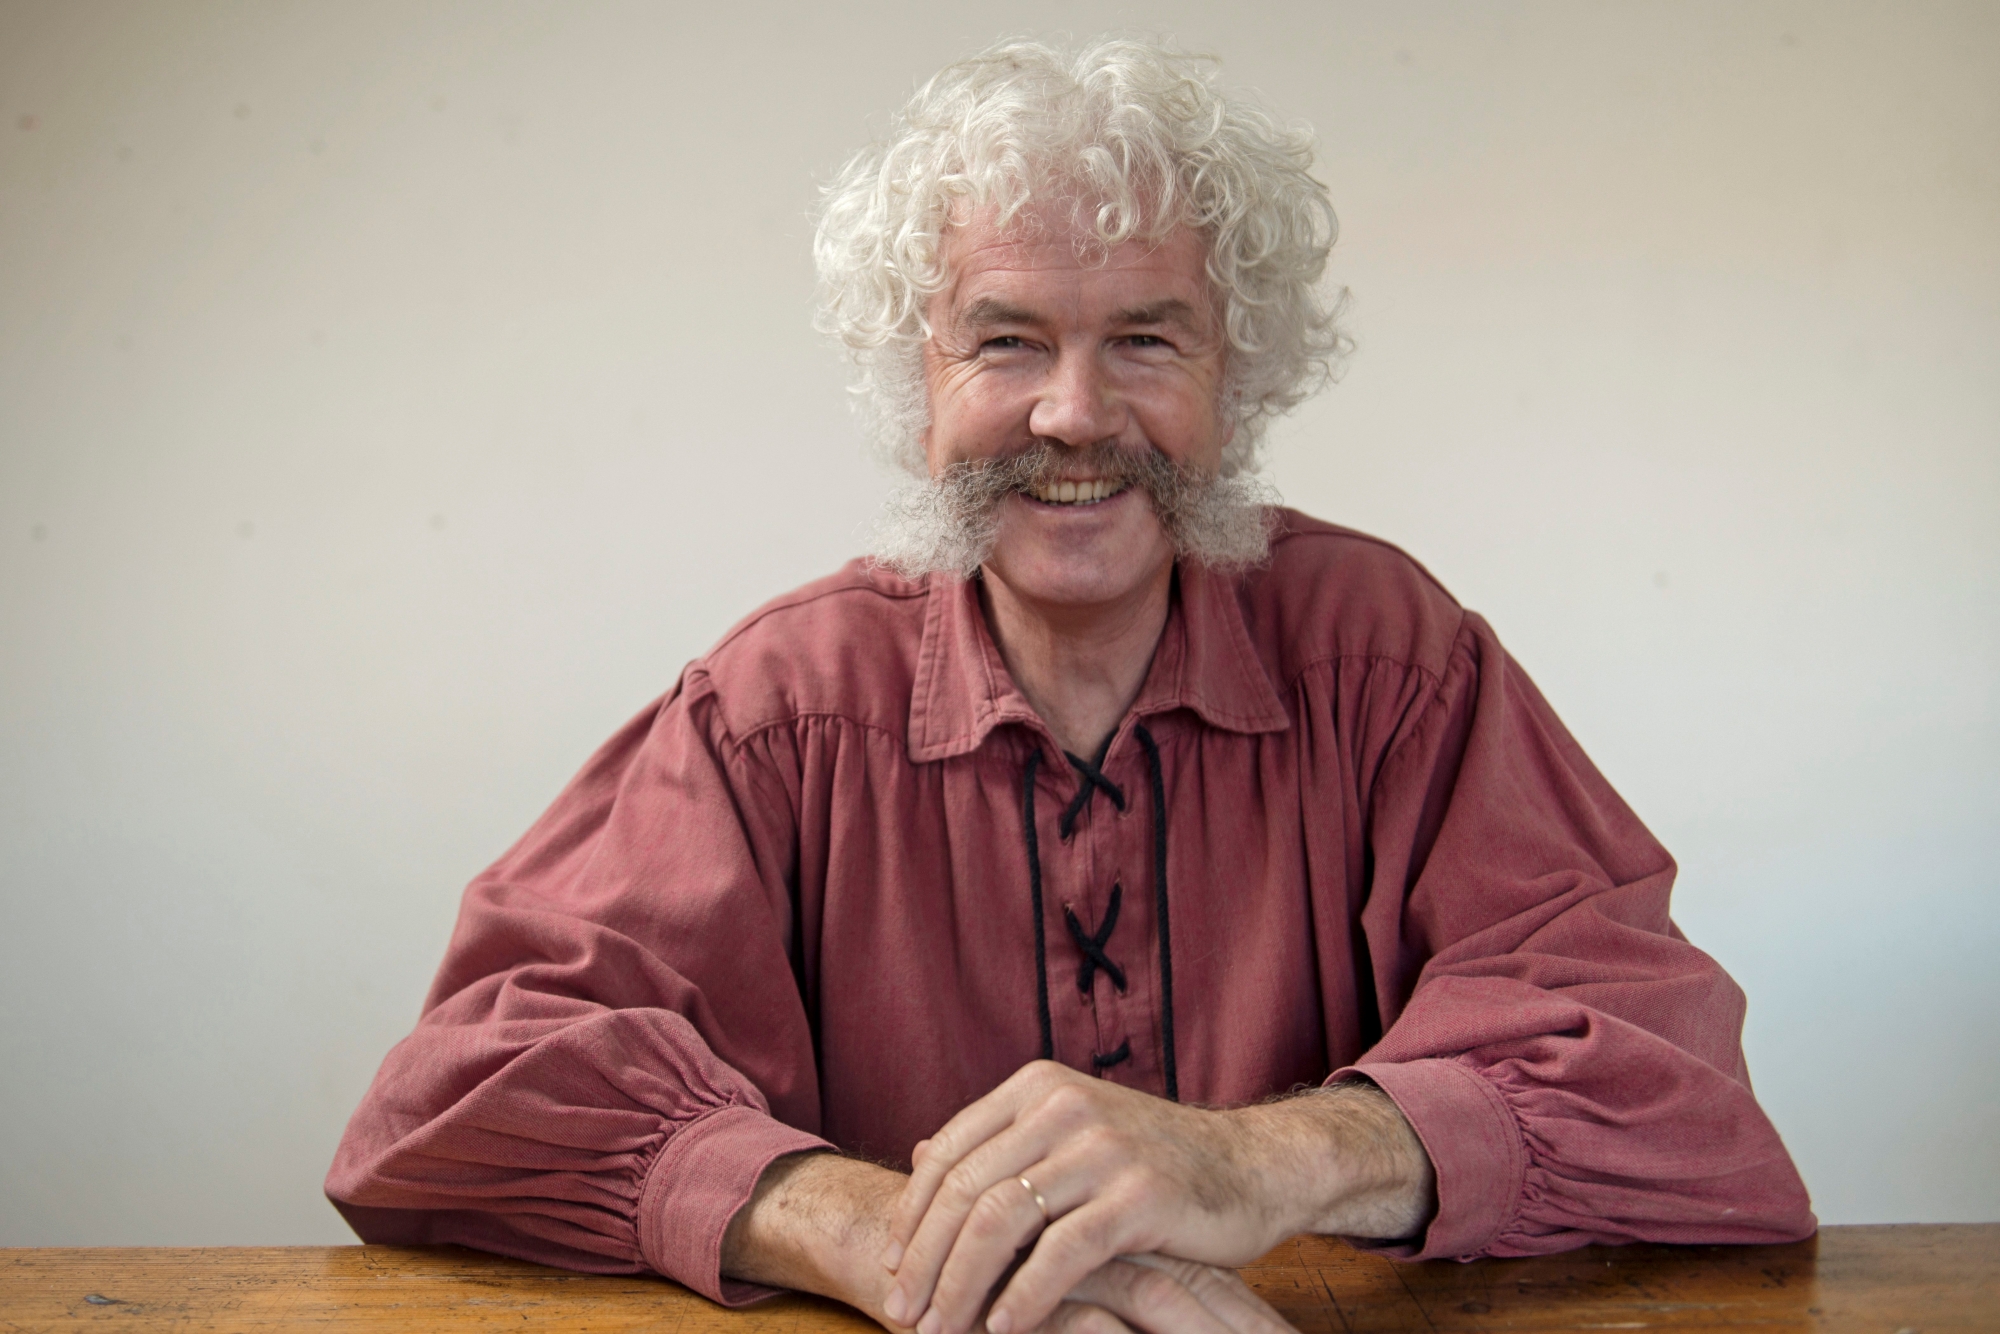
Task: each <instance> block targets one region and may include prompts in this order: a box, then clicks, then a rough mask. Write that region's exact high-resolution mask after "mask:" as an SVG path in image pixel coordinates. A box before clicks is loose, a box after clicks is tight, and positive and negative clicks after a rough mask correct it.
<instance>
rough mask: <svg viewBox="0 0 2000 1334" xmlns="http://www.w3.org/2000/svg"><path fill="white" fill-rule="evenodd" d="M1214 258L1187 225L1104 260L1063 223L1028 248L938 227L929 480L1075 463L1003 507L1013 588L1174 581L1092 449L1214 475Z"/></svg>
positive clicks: (1034, 591) (1163, 553)
mask: <svg viewBox="0 0 2000 1334" xmlns="http://www.w3.org/2000/svg"><path fill="white" fill-rule="evenodd" d="M1204 258H1205V254H1204V250H1203V247H1202V244H1201V242H1200V240H1199V239H1198V238H1197V237H1196V236H1195V235H1193V234H1192V233H1189V232H1186V231H1181V232H1176V233H1174V234H1173V235H1172V236H1170V237H1168V238H1167V240H1166V241H1164V242H1162V243H1160V244H1157V245H1149V244H1142V243H1138V242H1128V243H1126V244H1124V245H1122V246H1119V247H1118V248H1117V249H1115V250H1113V251H1112V252H1111V254H1110V256H1109V259H1108V260H1107V261H1106V262H1103V263H1086V262H1085V261H1083V260H1081V259H1079V258H1078V256H1077V253H1076V246H1075V242H1074V239H1073V237H1072V235H1071V234H1069V233H1067V232H1064V231H1061V230H1059V229H1053V228H1048V229H1042V234H1040V235H1038V236H1037V237H1035V238H1033V239H1021V238H1020V237H1018V236H1009V235H1006V234H1002V233H1000V232H998V231H996V230H995V229H994V228H992V227H991V226H990V225H982V224H981V223H978V222H974V223H970V224H968V225H966V226H963V227H957V228H953V229H952V230H951V231H949V232H948V233H947V234H946V236H945V243H944V260H945V265H946V272H948V273H950V274H951V275H952V283H951V285H950V286H949V287H947V288H946V289H945V290H944V291H942V292H940V293H939V294H938V295H937V296H936V297H934V298H933V299H932V302H931V306H930V309H929V311H928V315H929V317H930V321H931V327H932V329H933V330H934V333H933V335H932V337H931V339H930V341H929V342H928V343H927V344H926V345H925V347H924V378H925V383H926V387H927V389H928V392H929V398H930V428H929V430H928V431H927V432H926V434H925V437H924V452H925V458H926V460H927V461H928V463H929V466H930V471H931V474H932V475H933V476H936V475H937V474H938V473H940V472H941V471H943V470H944V469H945V468H948V467H950V466H951V465H952V464H954V463H961V462H968V461H978V460H984V459H996V458H1006V457H1009V456H1012V455H1015V454H1018V453H1020V452H1021V451H1023V450H1025V449H1028V448H1030V447H1031V446H1034V445H1036V444H1047V445H1049V446H1052V447H1054V448H1055V449H1057V450H1058V451H1059V453H1060V454H1061V456H1062V457H1063V459H1064V464H1065V466H1064V468H1063V470H1062V477H1063V481H1062V482H1061V483H1060V484H1059V485H1057V486H1054V487H1049V488H1044V489H1043V490H1042V491H1041V492H1040V493H1039V494H1037V495H1028V494H1025V493H1021V492H1016V493H1014V494H1011V495H1009V496H1008V497H1007V498H1006V499H1005V500H1004V501H1003V502H1002V510H1001V514H1000V525H999V535H998V538H997V540H996V541H995V543H994V547H993V553H992V555H991V556H990V557H989V558H988V559H987V562H986V569H987V571H988V574H989V575H991V576H993V577H997V578H999V579H1001V580H1003V581H1004V582H1005V583H1007V584H1008V585H1009V587H1010V588H1011V589H1012V590H1013V591H1014V592H1015V593H1017V594H1018V595H1020V596H1022V597H1024V598H1026V599H1029V600H1031V601H1035V602H1040V603H1046V604H1056V605H1068V606H1074V607H1079V608H1081V607H1084V606H1089V605H1101V604H1108V603H1113V602H1117V601H1119V600H1121V599H1126V598H1130V597H1132V596H1134V595H1137V594H1139V593H1141V592H1142V591H1143V590H1145V589H1147V588H1149V587H1151V586H1153V585H1154V584H1161V585H1163V584H1164V581H1165V579H1166V578H1167V574H1168V571H1169V570H1170V569H1171V568H1172V564H1173V556H1174V552H1173V546H1172V543H1171V542H1170V541H1169V540H1168V538H1167V535H1166V531H1165V529H1164V528H1163V527H1162V526H1161V524H1160V522H1159V519H1158V518H1157V517H1156V516H1155V514H1154V512H1153V508H1152V504H1151V502H1150V501H1149V500H1148V499H1147V497H1146V495H1145V493H1144V492H1143V491H1141V490H1139V489H1138V488H1134V487H1128V488H1126V489H1122V490H1114V489H1113V488H1112V487H1111V486H1110V485H1107V483H1106V481H1105V479H1104V478H1103V477H1101V476H1100V475H1099V472H1100V471H1101V470H1100V469H1093V467H1092V465H1091V464H1090V462H1089V460H1088V458H1087V457H1086V456H1085V454H1084V451H1086V450H1088V449H1089V448H1090V447H1091V446H1097V445H1108V446H1112V447H1115V448H1117V449H1120V450H1124V451H1130V452H1132V453H1134V454H1142V453H1146V452H1156V453H1158V454H1161V455H1164V456H1165V457H1166V458H1167V459H1169V460H1171V461H1172V462H1174V463H1177V464H1180V465H1182V466H1183V467H1187V468H1191V469H1193V470H1195V471H1197V472H1200V473H1202V474H1204V475H1212V474H1213V473H1214V472H1215V470H1216V467H1217V465H1218V463H1219V462H1220V460H1221V457H1222V449H1223V446H1224V445H1226V444H1227V443H1228V442H1229V437H1230V434H1231V430H1232V427H1231V425H1230V424H1229V423H1228V422H1227V421H1226V420H1225V417H1224V414H1223V413H1222V412H1221V411H1220V402H1219V399H1220V390H1221V387H1222V375H1223V350H1224V346H1225V344H1224V342H1223V339H1222V337H1221V334H1220V330H1219V328H1218V327H1217V326H1218V321H1217V319H1216V317H1215V311H1214V306H1213V302H1212V300H1211V298H1210V295H1209V289H1208V280H1207V276H1206V274H1205V272H1204V270H1203V262H1204ZM1107 491H1109V492H1110V494H1103V493H1105V492H1107Z"/></svg>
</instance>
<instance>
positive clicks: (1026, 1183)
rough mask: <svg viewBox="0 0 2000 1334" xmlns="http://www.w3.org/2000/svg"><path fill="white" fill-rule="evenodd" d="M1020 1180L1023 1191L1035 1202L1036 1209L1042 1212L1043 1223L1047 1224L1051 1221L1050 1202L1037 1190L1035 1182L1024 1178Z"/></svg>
mask: <svg viewBox="0 0 2000 1334" xmlns="http://www.w3.org/2000/svg"><path fill="white" fill-rule="evenodd" d="M1020 1180H1021V1186H1022V1189H1024V1190H1026V1191H1027V1192H1028V1198H1029V1199H1031V1200H1033V1201H1034V1202H1035V1207H1036V1208H1037V1209H1040V1210H1041V1211H1042V1222H1043V1223H1045V1224H1046V1223H1047V1222H1048V1221H1049V1202H1048V1201H1047V1200H1045V1199H1043V1198H1042V1193H1041V1192H1040V1191H1038V1190H1036V1189H1035V1183H1034V1182H1032V1181H1030V1180H1028V1178H1026V1177H1022V1178H1021V1179H1020Z"/></svg>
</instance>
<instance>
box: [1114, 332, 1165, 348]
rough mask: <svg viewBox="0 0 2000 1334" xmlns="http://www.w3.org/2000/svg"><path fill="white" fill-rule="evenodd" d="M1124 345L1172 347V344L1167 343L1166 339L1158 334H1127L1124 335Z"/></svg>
mask: <svg viewBox="0 0 2000 1334" xmlns="http://www.w3.org/2000/svg"><path fill="white" fill-rule="evenodd" d="M1125 346H1127V347H1144V348H1154V347H1172V346H1173V344H1172V343H1169V342H1168V341H1167V340H1166V339H1164V338H1162V337H1160V336H1159V335H1158V334H1127V335H1125Z"/></svg>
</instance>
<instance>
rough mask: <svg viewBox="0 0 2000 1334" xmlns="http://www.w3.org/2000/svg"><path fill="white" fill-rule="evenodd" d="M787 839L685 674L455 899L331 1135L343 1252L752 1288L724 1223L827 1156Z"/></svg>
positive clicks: (750, 769) (698, 686) (723, 1289)
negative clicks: (766, 1187)
mask: <svg viewBox="0 0 2000 1334" xmlns="http://www.w3.org/2000/svg"><path fill="white" fill-rule="evenodd" d="M793 828H794V825H793V820H792V815H791V806H790V802H789V800H788V799H787V796H786V793H785V791H784V788H783V784H782V783H780V782H778V781H777V780H776V779H774V778H773V777H771V776H769V775H763V774H760V773H759V772H758V770H757V769H756V767H755V766H754V765H752V764H750V763H748V762H747V761H746V760H744V758H743V757H742V756H741V755H739V754H737V753H736V752H735V750H734V748H733V747H732V746H731V745H730V743H729V742H728V738H727V736H726V734H725V733H724V730H723V727H722V724H721V721H720V719H719V716H718V711H717V710H716V708H715V706H714V700H713V694H712V688H711V687H710V686H709V684H708V682H707V681H706V678H705V677H703V676H702V675H701V674H700V672H699V671H698V670H696V669H691V670H690V673H689V676H688V678H686V679H685V680H684V681H683V683H682V685H681V686H680V687H679V688H678V689H677V690H676V691H675V693H674V694H672V695H669V696H668V697H667V698H666V699H664V700H662V701H661V702H660V703H659V704H657V705H656V706H654V707H653V708H651V709H648V710H647V711H646V712H645V713H643V714H641V715H640V716H639V717H638V718H637V719H635V720H633V722H632V723H630V724H628V725H627V726H626V727H625V728H624V729H623V730H622V731H621V732H620V733H619V734H618V735H617V736H615V737H613V738H612V739H611V741H609V742H608V743H607V744H606V745H605V746H604V748H603V749H602V750H600V751H599V752H598V753H597V755H595V756H594V757H593V758H592V759H591V760H590V762H589V763H588V764H587V765H586V766H585V768H584V770H583V772H582V773H580V774H579V775H578V776H577V778H576V779H575V780H574V781H573V782H572V783H571V784H570V786H569V788H568V789H567V790H565V792H564V793H563V794H562V796H561V797H559V798H558V799H557V801H556V803H555V805H554V806H553V807H552V808H551V809H550V810H549V812H548V813H547V814H546V815H544V816H543V817H542V819H541V820H540V821H539V822H537V823H536V825H535V826H534V828H532V829H531V830H530V831H529V832H528V834H527V835H526V836H525V837H524V838H523V839H522V840H521V842H520V843H519V844H517V845H516V846H515V847H514V848H513V849H511V850H510V851H509V852H508V853H507V854H506V856H504V857H503V858H502V859H501V860H500V861H499V862H498V863H497V864H496V865H494V866H493V867H492V869H490V870H488V871H487V872H486V873H485V874H483V875H481V876H480V877H479V878H478V879H477V880H475V881H474V882H473V883H472V885H471V886H470V887H469V888H468V889H467V890H466V893H465V898H464V902H463V904H462V906H461V909H460V913H459V920H458V925H457V927H456V929H455V930H454V932H453V935H452V940H451V944H450V947H449V949H448V951H447V953H446V956H445V960H444V963H443V965H442V967H441V968H440V970H439V972H438V976H437V980H436V982H435V983H434V984H433V986H432V988H431V992H430V995H429V997H428V999H427V1000H426V1001H425V1004H424V1012H423V1016H422V1018H421V1019H420V1020H419V1022H418V1024H417V1028H416V1031H415V1032H414V1033H412V1034H411V1035H410V1036H409V1037H408V1038H406V1039H404V1040H403V1041H402V1042H401V1043H400V1044H398V1045H397V1046H396V1048H395V1049H394V1050H393V1051H391V1052H390V1053H389V1056H388V1058H387V1059H386V1060H385V1061H384V1062H383V1064H382V1068H381V1070H380V1072H379V1073H378V1074H377V1075H376V1077H375V1081H374V1083H373V1085H372V1086H371V1087H370V1088H369V1091H368V1094H367V1096H366V1098H364V1100H363V1101H362V1103H361V1106H360V1108H359V1109H358V1110H357V1111H356V1112H355V1114H354V1117H353V1119H352V1120H351V1121H350V1122H349V1124H348V1127H347V1131H346V1134H345V1135H344V1136H343V1137H342V1140H341V1144H340V1148H339V1151H338V1154H337V1156H336V1157H335V1159H334V1163H333V1168H332V1171H331V1172H330V1173H329V1174H328V1176H327V1181H326V1191H327V1196H328V1198H329V1199H331V1200H332V1201H333V1203H334V1205H335V1206H336V1207H337V1208H338V1209H339V1210H340V1211H341V1213H342V1214H343V1215H344V1216H345V1217H346V1218H347V1220H348V1222H349V1223H350V1224H351V1225H352V1226H353V1228H354V1230H355V1231H356V1232H357V1233H358V1234H359V1235H360V1236H361V1238H362V1239H363V1240H364V1241H369V1242H393V1243H401V1244H431V1243H441V1242H456V1243H460V1244H463V1245H467V1246H473V1247H477V1248H479V1249H481V1250H487V1251H494V1252H498V1253H500V1254H504V1255H512V1256H516V1257H519V1258H522V1259H528V1260H535V1261H540V1262H542V1263H546V1264H554V1265H560V1266H563V1267H565V1268H569V1269H579V1270H587V1271H594V1272H599V1273H636V1272H643V1271H646V1270H652V1271H655V1272H658V1273H661V1274H664V1275H666V1276H668V1277H670V1278H673V1279H675V1280H677V1281H679V1282H681V1283H684V1284H686V1285H687V1286H688V1287H691V1288H693V1289H695V1290H696V1291H698V1292H701V1293H703V1294H705V1295H706V1296H708V1297H710V1298H713V1299H715V1300H718V1301H722V1302H725V1303H728V1304H732V1305H734V1304H741V1303H742V1302H745V1301H749V1300H753V1299H755V1298H756V1297H758V1296H761V1295H764V1293H765V1291H766V1290H764V1289H761V1288H758V1287H755V1286H753V1285H750V1284H743V1283H737V1282H734V1281H730V1280H725V1279H723V1278H722V1276H721V1272H720V1269H721V1246H722V1236H723V1233H724V1231H725V1230H726V1229H727V1227H728V1225H729V1222H730V1220H731V1219H732V1218H733V1217H734V1216H735V1214H736V1212H737V1210H739V1209H740V1208H741V1207H742V1206H743V1204H744V1203H745V1202H746V1201H747V1200H748V1199H749V1196H750V1193H751V1191H752V1189H753V1188H754V1187H755V1185H756V1183H757V1179H758V1178H759V1176H761V1175H762V1173H763V1170H764V1168H765V1167H766V1166H768V1165H769V1164H770V1162H771V1161H772V1160H773V1159H775V1158H777V1157H779V1156H780V1155H783V1154H786V1153H793V1152H798V1151H801V1150H811V1149H823V1148H830V1147H831V1146H830V1145H828V1144H827V1143H826V1141H825V1140H823V1139H821V1138H820V1137H819V1136H818V1135H816V1134H814V1133H812V1132H813V1131H814V1130H815V1129H816V1128H817V1127H818V1125H819V1120H820V1109H819V1093H818V1084H817V1077H816V1073H815V1065H814V1059H813V1048H812V1036H811V1028H810V1025H809V1022H808V1018H807V1015H806V1011H805V1006H804V1003H803V1001H802V999H801V993H800V988H799V983H798V977H797V972H796V970H795V966H794V963H793V960H792V957H791V955H792V953H793V946H792V944H791V942H792V941H793V940H794V939H795V931H794V926H795V923H794V921H793V916H794V913H795V906H794V902H793V899H792V895H791V891H790V889H789V885H790V883H791V881H792V879H793V878H794V875H795V862H796V848H795V843H796V840H795V836H794V834H793Z"/></svg>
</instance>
